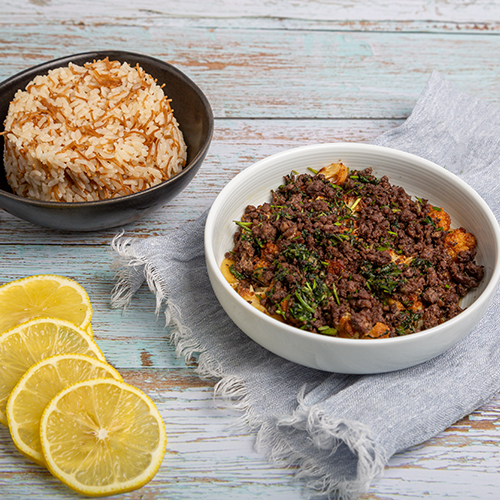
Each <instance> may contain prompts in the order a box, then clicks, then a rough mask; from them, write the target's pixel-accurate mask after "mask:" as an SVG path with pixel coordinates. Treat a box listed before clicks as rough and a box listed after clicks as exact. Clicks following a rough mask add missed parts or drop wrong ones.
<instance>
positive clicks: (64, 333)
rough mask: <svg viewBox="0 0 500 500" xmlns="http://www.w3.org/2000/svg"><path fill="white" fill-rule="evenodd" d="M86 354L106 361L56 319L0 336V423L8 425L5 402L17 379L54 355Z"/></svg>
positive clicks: (87, 339) (38, 320) (88, 342)
mask: <svg viewBox="0 0 500 500" xmlns="http://www.w3.org/2000/svg"><path fill="white" fill-rule="evenodd" d="M64 353H76V354H87V355H89V356H92V357H93V358H97V359H100V360H101V361H106V360H105V358H104V355H103V353H102V352H101V350H100V349H99V347H98V346H97V344H96V343H95V342H94V340H92V338H91V337H90V335H89V334H88V333H87V332H86V331H85V330H82V329H81V328H79V327H78V326H76V325H74V324H72V323H70V322H69V321H64V320H62V319H58V318H35V319H32V320H30V321H27V322H26V323H22V324H21V325H18V326H16V327H14V328H11V329H10V330H8V331H7V332H4V333H2V334H1V335H0V422H1V423H2V424H4V425H7V417H6V416H5V407H6V406H7V399H8V397H9V395H10V393H11V391H12V389H13V388H14V386H15V385H16V384H17V382H19V380H20V378H21V377H22V376H23V375H24V374H25V373H26V371H27V370H28V369H29V368H31V366H33V365H34V364H35V363H38V361H40V360H42V359H44V358H48V357H49V356H53V355H54V354H64Z"/></svg>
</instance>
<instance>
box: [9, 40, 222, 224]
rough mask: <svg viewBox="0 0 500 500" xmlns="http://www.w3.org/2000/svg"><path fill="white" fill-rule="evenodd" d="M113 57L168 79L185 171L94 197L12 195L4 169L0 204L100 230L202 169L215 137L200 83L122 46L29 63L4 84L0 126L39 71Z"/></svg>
mask: <svg viewBox="0 0 500 500" xmlns="http://www.w3.org/2000/svg"><path fill="white" fill-rule="evenodd" d="M106 57H109V59H110V60H116V61H120V62H128V63H129V64H130V65H131V66H135V65H136V64H139V65H140V66H141V67H142V69H144V71H146V72H147V73H149V74H150V75H151V76H153V77H154V78H156V79H157V80H158V84H160V85H161V84H164V85H165V87H164V91H165V94H166V95H167V96H168V97H169V99H172V104H171V105H172V108H173V109H174V115H175V117H176V119H177V121H178V122H179V127H180V129H181V131H182V133H183V134H184V139H185V141H186V145H187V163H186V166H185V167H184V169H183V170H182V172H180V173H178V174H177V175H174V176H173V177H171V178H170V179H168V180H166V181H164V182H162V183H161V184H158V185H156V186H154V187H151V188H149V189H145V190H144V191H140V192H138V193H134V194H130V195H127V196H121V197H118V198H112V199H110V200H102V201H90V202H76V203H66V202H55V201H37V200H31V199H28V198H23V197H22V196H18V195H16V194H13V192H12V190H11V188H10V186H9V184H8V183H7V180H6V178H5V169H3V168H2V169H1V172H0V208H3V209H5V210H6V211H7V212H10V213H11V214H13V215H15V216H16V217H19V218H21V219H25V220H27V221H30V222H33V223H35V224H39V225H41V226H45V227H50V228H53V229H60V230H64V231H97V230H100V229H107V228H111V227H116V226H120V225H123V224H127V223H129V222H133V221H135V220H137V219H139V218H141V217H143V216H144V215H146V214H148V213H151V212H153V211H154V210H156V209H158V208H160V207H161V206H162V205H164V204H166V203H167V202H168V201H169V200H171V199H172V198H174V197H175V196H177V195H178V194H179V193H180V192H181V191H182V190H183V189H184V188H185V187H186V186H187V185H188V184H189V183H190V182H191V180H192V179H193V177H194V175H195V174H196V172H197V171H198V169H199V168H200V166H201V164H202V162H203V160H204V158H205V156H206V154H207V151H208V148H209V146H210V142H211V140H212V134H213V128H214V118H213V114H212V109H211V107H210V104H209V102H208V100H207V98H206V97H205V95H204V94H203V92H202V91H201V90H200V89H199V87H198V86H197V85H196V84H195V83H194V82H193V81H192V80H191V79H190V78H188V77H187V76H186V75H185V74H184V73H182V72H181V71H179V70H178V69H177V68H175V67H174V66H172V65H171V64H168V63H166V62H164V61H162V60H160V59H155V58H153V57H149V56H146V55H142V54H135V53H132V52H122V51H115V50H109V51H95V52H86V53H82V54H76V55H72V56H67V57H62V58H60V59H55V60H52V61H49V62H46V63H43V64H40V65H38V66H34V67H33V68H29V69H27V70H25V71H22V72H21V73H18V74H17V75H15V76H13V77H11V78H9V79H7V80H5V81H4V82H2V83H0V124H1V125H0V127H1V128H0V131H1V130H3V123H4V120H5V117H6V116H7V112H8V109H9V104H10V102H11V101H12V99H13V98H14V95H15V93H16V92H17V91H18V90H19V89H23V90H24V88H25V87H26V85H27V84H28V83H29V82H30V81H31V80H33V78H35V76H36V75H39V74H46V73H48V71H49V70H51V69H54V68H59V67H62V66H67V65H68V64H69V63H70V62H73V63H75V64H78V65H83V64H84V63H86V62H92V61H94V60H98V59H103V58H106ZM3 148H4V141H3V136H2V140H0V158H1V159H2V164H3Z"/></svg>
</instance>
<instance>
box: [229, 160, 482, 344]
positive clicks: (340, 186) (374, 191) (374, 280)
mask: <svg viewBox="0 0 500 500" xmlns="http://www.w3.org/2000/svg"><path fill="white" fill-rule="evenodd" d="M271 196H272V198H271V201H270V202H266V203H263V204H261V205H259V206H253V205H249V206H247V207H246V209H245V213H244V214H243V216H242V218H241V220H238V221H236V224H237V225H238V229H237V232H236V234H235V235H234V242H235V245H234V248H233V249H232V251H231V252H228V253H227V254H226V256H225V259H224V260H223V262H222V265H221V271H222V272H223V274H224V276H225V278H226V279H227V280H228V282H229V283H230V284H231V285H232V287H233V288H234V289H235V290H236V291H237V292H238V293H239V295H240V296H241V297H243V298H244V299H245V300H246V301H247V302H249V303H250V304H252V305H253V306H254V307H256V308H257V309H259V310H261V311H262V312H264V313H266V314H268V315H270V316H272V317H274V318H275V319H277V320H280V321H283V322H285V323H287V324H289V325H291V326H295V327H298V328H301V329H305V330H307V331H309V332H313V333H319V334H324V335H330V336H336V337H342V338H348V339H374V338H389V337H397V336H404V335H408V334H412V333H415V332H419V331H422V330H426V329H429V328H432V327H435V326H437V325H440V324H442V323H444V322H445V321H448V320H449V319H451V318H453V317H455V316H457V315H458V314H459V313H460V312H461V311H462V308H461V307H460V300H461V299H462V298H463V297H464V296H465V295H466V294H467V293H468V292H469V291H470V290H471V289H473V288H476V287H477V286H478V285H479V283H480V282H481V280H482V279H483V276H484V267H483V266H481V265H478V264H477V263H476V262H475V257H476V246H477V242H476V238H475V237H474V235H473V234H472V233H470V232H467V231H466V230H465V229H464V228H462V227H459V228H457V229H451V219H450V216H449V215H448V214H447V213H446V212H445V211H444V210H443V208H441V207H437V206H433V205H431V204H430V203H429V202H428V201H427V200H425V199H421V198H415V199H413V198H412V197H411V196H410V195H408V194H407V193H406V191H405V190H404V189H403V188H402V187H399V186H396V185H393V184H391V183H390V182H389V179H388V177H387V176H382V177H380V178H379V177H376V176H375V175H373V173H372V170H371V168H366V169H364V170H361V171H360V170H352V171H349V169H348V168H347V167H346V166H345V165H344V164H342V163H338V162H336V163H332V164H330V165H329V166H327V167H323V168H322V169H321V170H319V172H315V171H314V172H313V173H303V174H295V173H293V172H292V173H291V174H289V175H286V176H285V177H284V183H283V184H281V185H280V186H279V187H278V188H277V189H275V190H273V191H272V192H271Z"/></svg>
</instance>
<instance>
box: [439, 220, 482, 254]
mask: <svg viewBox="0 0 500 500" xmlns="http://www.w3.org/2000/svg"><path fill="white" fill-rule="evenodd" d="M476 245H477V241H476V238H475V236H474V235H473V234H472V233H468V232H467V231H466V230H465V229H464V228H463V227H460V228H458V229H455V230H453V231H451V233H449V234H447V235H446V236H445V238H444V247H445V248H446V251H447V252H448V254H449V255H450V256H451V258H452V259H456V258H457V256H458V254H459V253H460V252H471V251H473V250H474V249H475V248H476Z"/></svg>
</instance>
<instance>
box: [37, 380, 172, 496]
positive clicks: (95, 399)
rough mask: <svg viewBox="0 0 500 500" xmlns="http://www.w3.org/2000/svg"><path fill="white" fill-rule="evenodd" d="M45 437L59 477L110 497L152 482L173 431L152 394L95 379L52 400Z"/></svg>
mask: <svg viewBox="0 0 500 500" xmlns="http://www.w3.org/2000/svg"><path fill="white" fill-rule="evenodd" d="M40 442H41V444H42V450H43V455H44V459H45V464H46V466H47V468H48V469H49V470H50V472H51V473H52V474H53V475H54V476H55V477H57V478H58V479H60V480H61V481H62V482H63V483H64V484H66V485H67V486H69V487H70V488H72V489H73V490H75V491H77V492H79V493H82V494H84V495H91V496H104V495H114V494H117V493H125V492H127V491H132V490H135V489H137V488H140V487H141V486H143V485H144V484H146V483H147V482H148V481H150V480H151V479H152V478H153V477H154V475H155V474H156V472H157V471H158V469H159V467H160V465H161V462H162V460H163V456H164V455H165V449H166V444H167V436H166V433H165V426H164V424H163V420H162V418H161V416H160V413H159V412H158V410H157V408H156V406H155V405H154V403H153V402H152V401H151V399H150V398H149V397H148V396H147V395H146V394H144V393H143V392H142V391H140V390H139V389H137V388H135V387H132V386H130V385H128V384H126V383H124V382H120V381H117V380H113V379H94V380H87V381H84V382H78V383H76V384H75V385H73V386H70V387H68V388H66V389H63V390H62V391H61V392H60V393H59V394H58V395H57V396H55V397H54V399H52V401H51V402H50V403H49V404H48V405H47V408H46V409H45V410H44V412H43V415H42V419H41V421H40Z"/></svg>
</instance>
